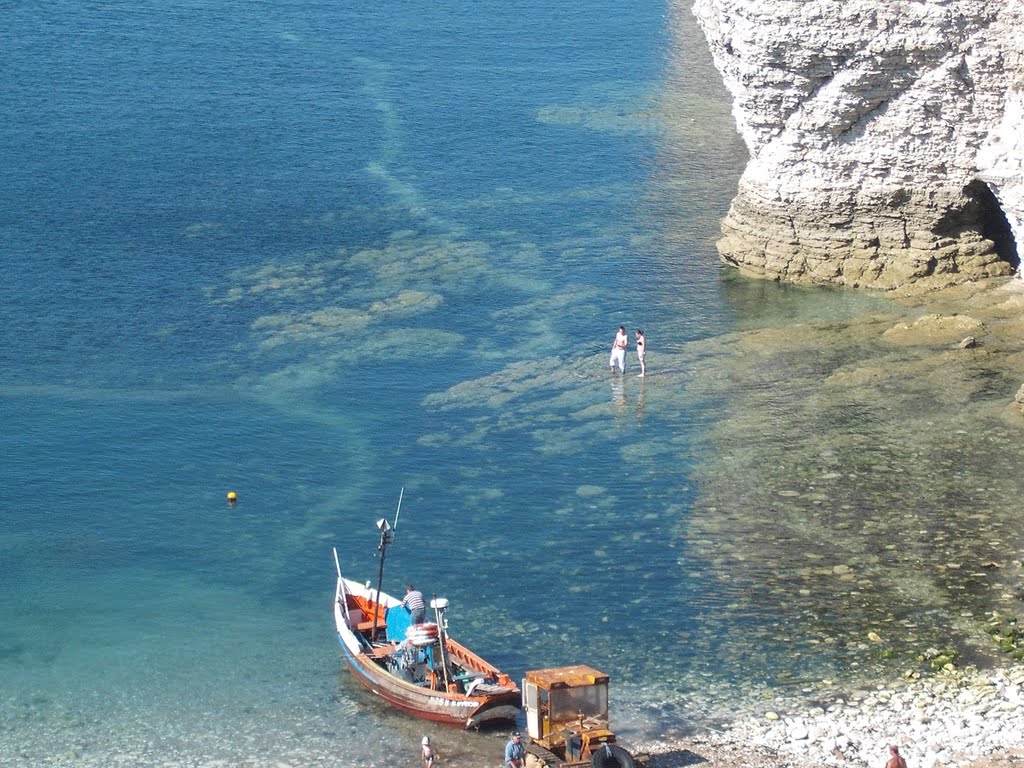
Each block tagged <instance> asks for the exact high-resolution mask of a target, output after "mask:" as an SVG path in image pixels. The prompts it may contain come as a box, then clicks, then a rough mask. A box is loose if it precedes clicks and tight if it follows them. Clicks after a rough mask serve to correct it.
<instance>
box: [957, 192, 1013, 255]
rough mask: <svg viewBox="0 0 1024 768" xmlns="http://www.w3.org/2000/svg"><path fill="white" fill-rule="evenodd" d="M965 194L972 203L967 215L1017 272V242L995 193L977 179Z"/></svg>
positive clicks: (969, 205)
mask: <svg viewBox="0 0 1024 768" xmlns="http://www.w3.org/2000/svg"><path fill="white" fill-rule="evenodd" d="M964 194H965V195H966V196H967V199H968V200H969V201H970V202H969V203H968V206H967V210H966V211H965V213H967V214H968V215H969V216H970V217H971V218H973V220H974V222H975V224H976V226H977V227H978V230H979V231H980V232H981V235H982V236H983V237H986V238H988V239H989V240H991V241H992V242H993V243H995V245H996V253H997V254H998V255H999V258H1001V259H1003V260H1004V261H1006V262H1009V264H1010V265H1011V266H1012V267H1013V269H1014V271H1016V270H1017V269H1018V268H1019V267H1020V254H1019V253H1018V251H1017V241H1016V240H1015V239H1014V237H1013V230H1012V229H1011V227H1010V222H1009V221H1008V220H1007V219H1006V214H1005V213H1004V212H1003V208H1002V206H1001V205H1000V204H999V199H998V198H997V197H996V196H995V193H994V192H993V191H992V189H991V188H990V187H989V186H988V184H986V183H985V182H983V181H980V180H977V179H976V180H974V181H972V182H971V183H970V184H968V185H967V186H966V187H965V188H964Z"/></svg>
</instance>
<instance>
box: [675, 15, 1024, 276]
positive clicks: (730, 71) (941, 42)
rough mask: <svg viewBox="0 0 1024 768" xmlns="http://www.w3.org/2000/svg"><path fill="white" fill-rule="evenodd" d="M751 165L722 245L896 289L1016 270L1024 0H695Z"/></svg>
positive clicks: (1023, 207)
mask: <svg viewBox="0 0 1024 768" xmlns="http://www.w3.org/2000/svg"><path fill="white" fill-rule="evenodd" d="M693 11H694V14H695V15H696V16H697V18H698V20H699V22H700V24H701V26H702V27H703V29H704V33H705V36H706V38H707V40H708V43H709V45H710V48H711V52H712V55H713V56H714V59H715V63H716V66H717V67H718V69H719V71H720V72H721V73H722V76H723V78H724V80H725V83H726V85H727V86H728V87H729V89H730V91H731V92H732V95H733V105H734V106H733V111H734V114H735V117H736V121H737V124H738V127H739V130H740V132H741V133H742V135H743V138H744V141H745V142H746V145H747V147H748V149H749V150H750V155H751V158H750V162H749V164H748V166H747V168H746V170H745V172H744V174H743V177H742V178H741V180H740V184H739V190H738V194H737V196H736V198H735V199H734V201H733V204H732V206H731V209H730V211H729V213H728V215H727V217H726V218H725V220H724V221H723V224H722V231H723V235H724V236H723V238H722V239H721V241H720V242H719V251H720V253H721V256H722V258H723V260H724V261H726V262H727V263H730V264H733V265H735V266H737V267H739V268H740V269H741V270H743V271H745V272H747V273H751V274H755V275H759V276H763V277H768V278H772V279H784V280H792V281H798V282H820V283H838V284H841V285H848V286H863V287H871V288H881V289H893V288H898V287H903V286H906V285H908V284H917V285H919V286H922V287H932V286H936V287H938V286H942V285H948V284H953V283H958V282H964V281H968V280H976V279H979V278H987V277H994V276H1002V275H1009V274H1012V273H1013V272H1014V271H1015V270H1016V269H1017V266H1018V263H1019V262H1018V255H1017V244H1018V243H1020V242H1022V241H1024V184H1022V179H1024V125H1022V116H1024V0H1009V1H1007V0H917V1H909V0H908V1H901V0H892V1H890V2H883V0H777V1H776V2H772V3H763V2H760V0H696V2H695V4H694V7H693Z"/></svg>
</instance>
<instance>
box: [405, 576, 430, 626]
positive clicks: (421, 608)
mask: <svg viewBox="0 0 1024 768" xmlns="http://www.w3.org/2000/svg"><path fill="white" fill-rule="evenodd" d="M402 607H403V608H405V609H406V610H407V611H408V612H409V614H410V615H411V617H412V623H413V624H422V623H423V620H424V619H425V618H426V616H427V604H426V603H425V602H423V593H422V592H420V591H419V590H417V589H416V588H415V587H413V585H412V584H406V585H405V597H403V598H402Z"/></svg>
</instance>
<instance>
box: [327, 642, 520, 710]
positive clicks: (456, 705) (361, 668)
mask: <svg viewBox="0 0 1024 768" xmlns="http://www.w3.org/2000/svg"><path fill="white" fill-rule="evenodd" d="M341 648H342V655H343V657H344V659H345V666H347V667H348V669H349V671H350V672H351V673H352V675H353V677H354V678H355V680H356V682H358V683H359V684H360V685H361V686H362V687H363V688H365V689H366V690H368V691H370V693H372V694H374V695H375V696H379V697H380V698H381V699H383V700H384V701H386V702H387V703H388V704H390V705H391V706H393V707H395V708H396V709H399V710H401V711H403V712H406V713H408V714H410V715H413V716H415V717H420V718H423V719H425V720H433V721H435V722H438V723H444V724H445V725H452V726H455V727H458V728H479V727H480V726H481V725H491V724H501V723H513V722H515V720H516V717H517V716H518V715H519V693H518V692H517V691H512V692H510V693H508V694H506V695H503V696H493V697H488V698H480V697H477V698H474V697H466V696H461V695H452V694H447V693H444V692H441V691H423V690H419V691H417V690H409V686H407V685H403V684H402V681H399V680H395V679H394V678H393V677H392V676H391V675H389V674H388V673H387V672H386V671H384V670H382V669H381V668H380V667H379V666H378V665H377V664H375V663H374V662H372V661H370V660H369V658H368V657H367V656H366V655H364V654H357V655H353V654H351V653H350V652H349V651H348V649H347V648H346V647H345V644H344V643H341Z"/></svg>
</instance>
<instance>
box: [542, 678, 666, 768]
mask: <svg viewBox="0 0 1024 768" xmlns="http://www.w3.org/2000/svg"><path fill="white" fill-rule="evenodd" d="M608 680H609V678H608V675H606V674H604V673H603V672H599V671H597V670H596V669H594V668H592V667H588V666H585V665H583V664H576V665H573V666H571V667H556V668H553V669H537V670H533V671H531V672H527V673H526V678H525V679H524V680H523V708H524V709H525V710H526V731H527V734H528V735H529V737H530V742H529V743H528V744H527V745H526V751H527V755H528V757H527V768H531V766H536V767H537V768H540V766H544V768H576V767H577V766H589V768H636V766H638V765H645V764H646V762H647V760H646V757H637V758H634V757H633V756H632V755H631V754H630V753H629V752H627V751H626V750H624V749H623V748H622V747H620V746H619V745H618V744H616V743H615V733H614V732H612V731H611V730H610V729H609V727H608ZM531 758H532V759H531Z"/></svg>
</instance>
